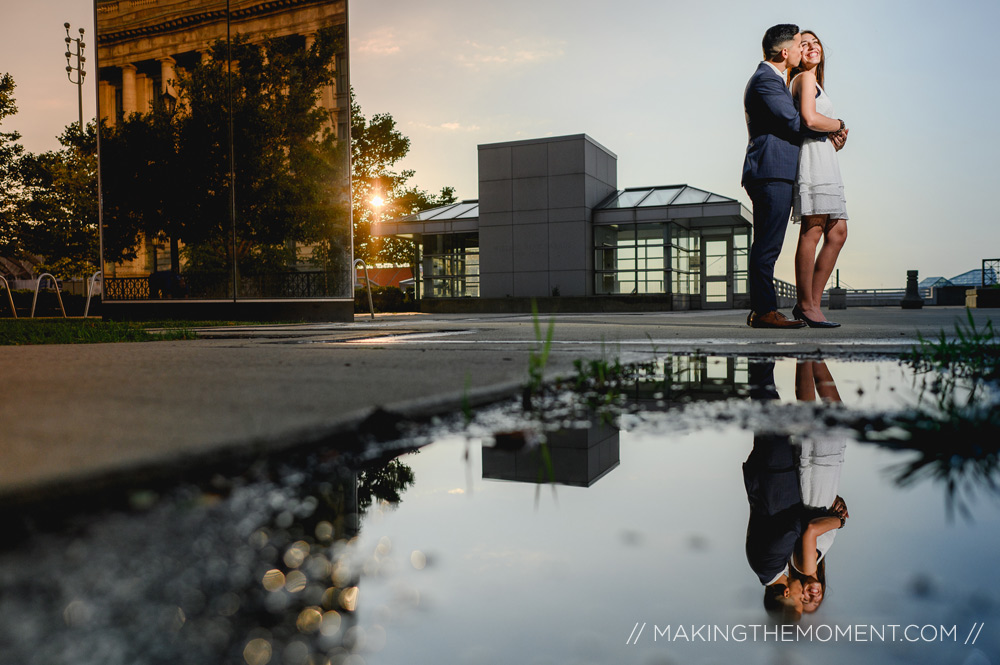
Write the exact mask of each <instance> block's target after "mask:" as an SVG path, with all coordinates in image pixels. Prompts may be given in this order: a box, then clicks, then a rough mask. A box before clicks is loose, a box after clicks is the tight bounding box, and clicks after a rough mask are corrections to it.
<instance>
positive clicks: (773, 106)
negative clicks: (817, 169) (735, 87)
mask: <svg viewBox="0 0 1000 665" xmlns="http://www.w3.org/2000/svg"><path fill="white" fill-rule="evenodd" d="M743 108H744V110H745V111H746V119H747V133H748V134H749V142H748V143H747V156H746V159H745V160H743V178H742V180H741V181H740V182H741V184H743V185H746V184H747V183H748V182H750V181H752V180H760V179H764V178H780V179H782V180H791V181H794V180H795V172H796V169H797V168H798V163H799V147H800V146H801V145H802V138H803V137H804V136H810V137H816V138H820V137H825V136H826V134H824V133H821V132H814V131H812V130H810V129H808V128H807V127H806V126H805V124H804V123H803V122H802V116H801V115H799V112H798V110H797V109H796V108H795V103H794V102H793V101H792V93H791V92H789V90H788V87H787V86H786V85H785V82H784V80H783V79H782V78H781V77H780V76H779V75H778V74H777V72H775V71H774V69H772V68H771V66H770V65H768V64H767V63H766V62H762V63H760V66H758V67H757V71H756V72H754V74H753V76H751V77H750V81H749V82H748V83H747V87H746V90H745V91H744V93H743Z"/></svg>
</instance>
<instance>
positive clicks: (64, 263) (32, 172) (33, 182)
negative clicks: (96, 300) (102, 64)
mask: <svg viewBox="0 0 1000 665" xmlns="http://www.w3.org/2000/svg"><path fill="white" fill-rule="evenodd" d="M59 143H60V144H61V145H62V146H63V147H62V148H61V149H59V150H54V151H49V152H45V153H42V154H40V155H34V154H28V155H25V156H24V157H23V158H22V159H21V176H22V183H23V190H22V192H21V196H20V201H19V205H20V208H21V211H22V213H21V223H20V224H19V228H20V233H19V240H20V245H21V251H22V252H25V253H28V254H32V255H35V256H38V257H40V259H41V261H40V263H39V264H38V266H37V268H38V270H39V271H44V272H51V273H53V274H54V275H58V276H59V277H74V276H83V275H90V274H91V273H93V272H94V271H96V270H97V266H98V253H99V249H98V245H99V243H98V233H97V223H98V211H97V128H96V125H95V124H94V123H91V124H90V125H88V126H87V128H86V131H85V132H83V133H81V131H80V126H79V124H77V123H74V124H72V125H70V126H68V127H67V128H66V131H65V132H63V134H62V136H60V137H59Z"/></svg>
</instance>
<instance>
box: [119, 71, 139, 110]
mask: <svg viewBox="0 0 1000 665" xmlns="http://www.w3.org/2000/svg"><path fill="white" fill-rule="evenodd" d="M135 72H136V69H135V65H122V113H123V114H124V116H125V117H126V118H128V117H129V116H130V115H132V114H133V113H135V112H136V111H137V110H139V109H138V107H137V106H136V103H135Z"/></svg>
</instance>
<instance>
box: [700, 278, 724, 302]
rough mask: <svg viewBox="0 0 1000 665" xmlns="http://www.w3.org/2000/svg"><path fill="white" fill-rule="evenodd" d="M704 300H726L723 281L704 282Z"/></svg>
mask: <svg viewBox="0 0 1000 665" xmlns="http://www.w3.org/2000/svg"><path fill="white" fill-rule="evenodd" d="M705 301H706V302H726V283H725V282H705Z"/></svg>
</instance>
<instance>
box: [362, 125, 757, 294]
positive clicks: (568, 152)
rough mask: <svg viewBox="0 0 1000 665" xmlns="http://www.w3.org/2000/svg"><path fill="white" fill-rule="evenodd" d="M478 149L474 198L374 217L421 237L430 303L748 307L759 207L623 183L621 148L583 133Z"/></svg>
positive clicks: (392, 229)
mask: <svg viewBox="0 0 1000 665" xmlns="http://www.w3.org/2000/svg"><path fill="white" fill-rule="evenodd" d="M479 157H480V159H479V165H480V174H479V181H480V183H479V184H480V198H479V199H478V200H468V201H462V202H461V203H455V204H452V205H447V206H442V207H439V208H434V209H432V210H425V211H423V212H421V213H419V214H416V215H410V216H408V217H403V218H400V219H396V220H392V221H387V222H382V223H378V224H375V225H373V234H375V235H394V236H397V237H401V238H408V239H411V240H413V241H414V242H415V243H416V244H417V247H418V250H419V257H420V258H419V263H420V266H419V268H420V270H419V273H420V274H419V277H420V279H419V280H418V284H420V288H421V294H420V295H421V297H422V298H423V299H424V301H425V304H427V301H435V302H433V303H432V305H428V306H433V308H434V309H442V307H446V306H447V301H448V300H453V299H462V298H464V299H472V298H478V299H480V300H491V299H506V298H534V299H538V298H549V297H563V298H580V297H582V298H585V299H592V302H591V303H590V304H589V305H588V304H587V303H584V302H579V301H577V302H576V303H574V304H568V303H567V304H568V305H569V306H579V307H581V308H588V307H591V306H598V304H599V301H601V300H602V299H603V300H605V301H615V302H616V303H619V304H621V303H624V304H625V305H626V306H627V305H628V304H629V303H630V302H631V303H633V304H637V303H640V302H641V303H647V304H651V305H655V306H656V307H658V308H662V309H677V310H685V309H708V308H733V307H746V306H748V304H749V295H748V293H747V261H748V253H749V247H750V229H751V228H752V216H751V213H750V211H748V210H747V209H746V208H745V207H744V206H743V205H742V204H740V203H739V202H738V201H736V200H735V199H732V198H728V197H725V196H720V195H718V194H713V193H711V192H708V191H705V190H702V189H698V188H696V187H691V186H689V185H670V186H661V187H643V188H630V189H625V190H619V189H618V188H617V157H615V155H614V154H613V153H611V152H610V151H608V150H607V149H605V148H603V147H602V146H600V144H598V143H596V142H595V141H594V140H593V139H591V138H590V137H588V136H586V135H576V136H564V137H555V138H547V139H538V140H531V141H517V142H513V143H502V144H489V145H483V146H479ZM564 302H565V301H564ZM456 305H457V303H456Z"/></svg>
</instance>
